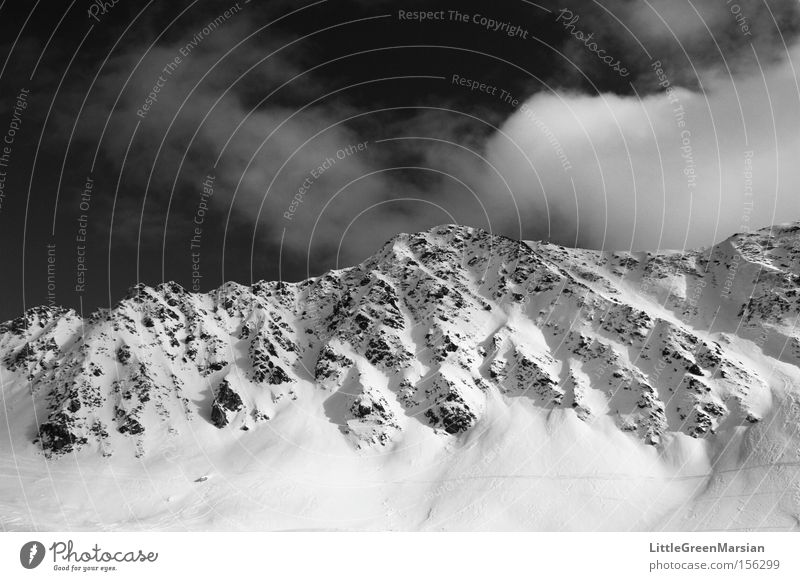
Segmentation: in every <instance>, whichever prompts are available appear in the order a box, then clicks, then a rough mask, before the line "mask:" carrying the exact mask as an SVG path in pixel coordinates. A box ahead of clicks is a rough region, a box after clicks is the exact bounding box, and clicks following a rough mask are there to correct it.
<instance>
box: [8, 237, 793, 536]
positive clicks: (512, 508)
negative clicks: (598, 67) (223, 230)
mask: <svg viewBox="0 0 800 581" xmlns="http://www.w3.org/2000/svg"><path fill="white" fill-rule="evenodd" d="M798 288H800V225H783V226H776V227H773V228H772V229H766V230H761V231H758V232H754V233H750V234H741V235H736V236H733V237H732V238H730V239H728V240H726V241H724V242H722V243H720V244H718V245H717V246H715V247H713V248H711V249H708V250H697V251H686V252H677V251H676V252H660V253H655V254H654V253H647V252H635V253H629V252H617V253H607V252H598V251H589V250H577V249H569V248H563V247H560V246H555V245H552V244H546V243H536V242H529V243H524V242H518V241H514V240H511V239H508V238H504V237H500V236H494V235H491V234H489V233H486V232H484V231H482V230H478V229H472V228H467V227H461V226H442V227H438V228H434V229H432V230H430V231H428V232H423V233H420V234H414V235H400V236H398V237H396V238H394V239H393V240H391V241H390V242H388V243H387V244H386V245H385V246H384V247H383V249H382V250H381V251H380V252H378V253H377V254H376V255H374V256H373V257H372V258H370V259H368V260H366V261H365V262H364V263H362V264H360V265H358V266H355V267H352V268H347V269H343V270H337V271H332V272H330V273H328V274H325V275H324V276H320V277H317V278H312V279H309V280H306V281H303V282H300V283H282V282H259V283H256V284H254V285H252V286H249V287H248V286H242V285H239V284H234V283H229V284H226V285H224V286H223V287H221V288H220V289H218V290H216V291H213V292H210V293H208V294H192V293H189V292H187V291H185V290H184V289H182V288H181V287H180V286H179V285H177V284H174V283H165V284H162V285H159V286H157V287H156V288H149V287H146V286H144V285H139V286H136V287H134V288H133V289H132V290H131V291H130V293H129V294H128V296H127V297H126V298H125V299H123V300H122V301H120V302H119V304H117V305H116V306H115V307H114V308H112V309H102V310H100V311H98V312H96V313H94V314H93V315H92V316H90V317H89V318H87V319H82V318H81V317H80V316H79V315H78V314H76V313H75V312H74V311H72V310H66V309H54V308H46V307H39V308H35V309H31V310H29V311H27V312H26V313H25V314H24V315H23V316H21V317H19V318H17V319H14V320H12V321H8V322H6V323H4V324H2V326H0V381H2V397H3V400H2V404H3V411H4V414H5V415H3V416H0V421H2V422H4V423H7V425H8V429H7V430H3V431H4V432H6V433H5V434H4V435H2V436H0V466H2V470H3V478H2V481H1V482H0V524H3V526H4V528H36V527H43V528H48V527H50V528H61V529H64V528H99V527H113V528H128V529H136V528H144V529H151V528H175V529H182V528H223V529H238V528H247V529H275V528H337V529H342V528H359V529H361V528H369V529H392V528H399V529H560V528H564V529H589V530H593V529H629V528H632V529H655V528H667V529H695V528H700V529H706V528H765V527H767V528H770V527H771V528H784V529H791V528H798V527H800V479H799V478H798V477H800V472H798V465H799V463H798V461H799V460H800V435H798V430H800V327H798V313H800V308H799V305H800V297H799V296H798ZM111 499H113V500H111ZM2 515H6V516H2Z"/></svg>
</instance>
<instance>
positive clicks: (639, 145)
mask: <svg viewBox="0 0 800 581" xmlns="http://www.w3.org/2000/svg"><path fill="white" fill-rule="evenodd" d="M793 56H794V60H795V62H797V59H798V57H800V51H798V50H797V49H794V51H793ZM704 84H705V85H706V91H705V93H697V92H693V91H689V90H687V89H684V88H680V87H673V88H674V92H673V93H671V96H669V97H668V96H667V95H666V94H665V93H663V92H662V93H659V94H653V95H648V96H645V97H642V98H637V97H627V96H616V95H611V94H601V95H597V96H589V95H582V94H576V93H567V92H564V93H558V94H545V93H539V94H537V95H535V96H533V97H532V98H530V99H529V100H528V101H527V102H526V103H525V105H524V106H523V107H521V108H520V110H519V111H518V112H517V113H515V114H514V115H513V116H512V117H511V118H510V119H509V120H508V121H507V122H506V123H505V124H504V126H503V128H502V129H503V132H502V133H498V134H497V135H496V136H494V137H493V138H492V139H491V140H490V142H489V143H488V145H487V150H488V155H489V158H490V159H492V160H493V162H494V163H495V164H496V165H497V166H498V167H499V168H501V169H502V172H503V175H504V176H505V178H506V179H507V181H508V182H509V183H510V184H512V189H513V191H514V192H515V195H516V196H517V199H518V202H519V204H520V206H522V207H524V208H525V212H526V213H527V215H532V216H538V217H539V222H540V223H541V222H545V226H546V223H547V220H548V219H551V220H558V224H559V228H558V229H556V230H554V231H552V232H550V234H551V235H552V237H553V238H554V239H557V240H558V241H560V242H564V243H570V242H572V243H577V244H578V245H580V246H588V247H594V248H601V247H602V248H612V249H628V248H635V249H657V248H684V247H687V246H688V247H696V246H703V245H709V244H712V243H714V242H716V241H718V240H719V239H721V238H723V237H724V236H727V235H729V234H731V233H733V232H737V231H742V230H746V229H748V228H755V227H761V226H767V225H770V224H772V223H773V222H776V221H778V222H780V221H783V220H787V219H793V220H797V219H800V201H799V200H800V199H799V198H798V197H797V195H796V191H795V190H796V184H797V183H800V168H799V167H798V165H797V163H796V161H792V160H796V159H798V158H800V136H799V135H798V134H797V131H796V127H798V126H800V94H799V93H798V87H797V81H796V75H795V71H794V69H793V68H792V61H784V62H782V63H779V64H777V65H774V66H773V67H771V68H769V69H768V70H766V72H765V73H764V75H763V76H762V75H760V74H756V75H749V76H747V77H743V78H742V77H724V76H721V75H716V76H710V75H707V76H706V78H705V83H704ZM504 134H505V135H507V136H508V137H506V136H505V135H504ZM520 150H522V152H524V154H525V155H526V156H527V157H528V158H529V159H531V160H533V165H534V168H535V171H534V170H533V169H530V168H529V167H526V166H527V163H526V160H525V159H524V156H523V155H522V153H520ZM562 150H563V154H564V155H565V156H566V158H567V159H568V161H569V167H568V168H567V169H565V167H564V163H563V161H564V159H563V156H560V155H559V151H562ZM537 173H538V177H537ZM750 179H752V184H751V183H750V182H749V181H748V180H750ZM540 180H541V186H540V185H539V181H540ZM751 192H752V195H750V193H751ZM751 202H752V204H750V203H751ZM751 206H752V207H751ZM542 217H544V218H542ZM542 233H543V234H545V235H546V230H545V231H544V232H542ZM534 235H535V233H534Z"/></svg>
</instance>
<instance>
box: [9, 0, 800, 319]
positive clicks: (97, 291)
mask: <svg viewBox="0 0 800 581" xmlns="http://www.w3.org/2000/svg"><path fill="white" fill-rule="evenodd" d="M101 4H102V3H95V2H88V1H87V0H75V1H74V2H69V1H65V2H56V1H48V2H44V1H39V2H30V1H25V2H23V1H21V0H18V1H14V0H6V1H0V33H2V34H1V35H0V39H2V44H0V62H1V63H2V67H3V68H2V71H1V72H2V75H1V77H2V80H1V81H0V139H2V138H4V137H5V138H8V139H10V140H11V143H10V144H8V147H9V150H6V155H7V158H8V163H7V164H6V165H7V167H0V172H5V173H4V174H3V173H0V180H2V181H0V185H2V190H0V194H1V195H2V197H0V200H2V205H0V264H2V272H3V274H4V279H3V285H2V287H1V288H2V291H1V292H2V294H0V319H2V320H5V319H8V318H11V317H13V316H16V315H18V314H19V313H21V312H22V311H23V309H25V308H29V307H31V306H34V305H38V304H48V303H51V304H60V305H64V306H68V307H73V308H79V307H80V306H81V305H82V307H83V309H84V312H88V311H90V310H92V309H94V308H97V307H98V306H108V305H109V304H113V303H115V302H116V301H118V300H119V299H120V298H121V297H122V296H123V295H124V294H125V292H126V290H127V289H128V288H129V287H130V286H132V285H133V284H135V283H137V282H140V281H141V282H145V283H147V284H157V283H159V282H161V281H164V280H175V281H177V282H179V283H180V284H182V285H184V286H185V287H186V288H189V289H192V288H193V287H195V288H200V289H202V290H203V291H206V290H210V289H212V288H215V287H216V286H218V285H220V284H221V283H222V282H223V281H225V280H236V281H239V282H242V283H248V284H249V283H250V282H251V281H254V280H259V279H276V278H282V279H284V280H299V279H302V278H304V277H306V276H308V275H316V274H320V273H321V272H324V271H325V270H327V269H330V268H335V267H343V266H348V265H351V264H354V263H356V262H358V261H359V260H362V259H363V258H365V257H366V256H368V255H369V254H371V253H372V252H374V251H376V250H377V249H378V248H380V246H381V245H382V244H383V243H384V242H385V241H386V240H388V239H389V238H390V237H391V236H393V235H395V234H397V233H399V232H403V231H417V230H421V229H425V228H428V227H430V226H433V225H435V224H441V223H447V222H459V223H464V224H469V225H473V226H479V227H483V228H487V229H491V230H492V231H495V232H498V233H502V234H506V235H509V236H514V237H524V238H528V239H540V238H547V239H551V240H553V241H555V242H559V243H564V244H578V245H583V246H591V247H597V248H601V247H602V248H629V247H651V248H660V247H663V246H665V245H666V246H671V247H675V246H682V245H684V244H700V243H712V242H714V241H715V240H718V239H720V238H721V237H722V236H723V235H727V234H730V233H731V232H733V231H736V230H737V227H739V226H742V224H743V222H746V221H747V220H750V219H749V218H747V219H746V220H745V219H743V216H745V215H746V214H747V210H746V208H747V206H746V204H744V202H742V200H741V199H740V197H741V196H739V197H737V196H738V193H737V192H740V191H743V190H742V188H743V187H744V186H743V182H742V179H743V175H744V171H745V170H746V164H747V159H748V152H750V151H753V153H752V155H749V159H751V160H757V163H756V169H759V168H760V169H761V174H760V175H761V176H763V177H762V181H761V182H759V183H760V188H761V189H759V193H760V195H761V196H762V197H761V198H759V200H760V205H759V206H758V207H757V211H756V214H758V220H760V221H761V222H763V224H760V225H766V224H768V223H771V222H774V221H776V220H772V218H773V217H776V216H778V217H780V218H781V220H777V221H783V220H787V219H792V220H796V219H800V209H798V208H797V207H796V205H795V202H793V201H792V200H794V199H795V198H793V197H791V196H789V195H788V194H785V193H784V192H783V189H782V188H783V187H785V184H787V183H791V182H792V179H793V177H794V174H793V173H792V172H793V171H795V170H794V166H793V164H787V163H786V162H785V161H784V162H783V163H782V162H781V160H783V159H784V157H785V156H790V155H792V154H795V153H797V150H796V149H795V145H796V141H795V140H794V138H792V137H791V135H790V134H789V133H787V134H786V135H784V134H783V133H782V131H783V130H784V128H785V127H791V126H792V124H793V123H794V122H796V120H797V115H798V111H800V89H797V83H796V76H795V75H794V72H793V71H794V69H793V68H792V65H793V62H792V60H791V57H792V54H793V53H794V46H795V39H796V32H797V28H798V13H797V8H796V4H797V3H796V2H794V1H791V2H789V1H764V0H740V1H738V3H727V4H726V3H725V2H722V1H721V0H720V1H712V0H698V1H695V2H693V3H689V2H688V0H687V1H684V0H658V1H656V0H651V1H650V2H647V1H644V0H641V1H640V0H636V1H629V0H613V1H602V2H600V1H598V2H593V1H580V2H577V1H565V2H560V3H554V2H549V1H547V0H543V1H541V2H537V3H534V2H528V1H526V0H516V1H511V0H505V1H494V2H488V1H485V2H450V3H440V2H431V1H425V2H422V1H416V2H414V1H406V2H388V1H383V0H379V1H375V0H373V1H367V0H363V1H352V0H327V1H319V2H296V1H270V2H258V1H257V0H253V1H252V2H244V1H241V2H239V3H238V4H237V3H235V2H229V1H196V2H187V1H177V2H176V1H171V2H166V1H161V0H153V1H151V2H149V3H140V2H136V3H134V2H130V1H127V0H119V1H118V2H117V3H116V4H115V5H113V6H111V3H107V6H108V8H107V9H106V10H103V9H100V8H99V6H100V5H101ZM454 5H455V6H458V11H459V13H460V14H461V16H460V17H456V15H455V14H454V13H453V12H451V11H452V10H453V6H454ZM734 7H735V8H734ZM226 11H228V12H227V15H226ZM418 11H424V12H427V13H428V16H429V18H428V19H427V20H425V21H420V20H418V19H415V17H414V16H412V14H414V13H415V12H418ZM589 35H591V37H590V38H587V37H588V36H589ZM655 63H658V65H659V66H657V65H656V64H655ZM798 64H800V63H798ZM620 69H623V70H620ZM659 70H660V71H661V73H660V74H659V72H657V71H659ZM793 82H794V83H793ZM659 83H661V86H659ZM471 85H474V86H472V87H471ZM667 85H668V86H669V87H670V89H674V90H675V91H676V92H675V93H670V94H669V95H668V94H665V93H664V89H665V88H666V86H667ZM731 88H732V89H731ZM156 89H157V91H158V92H157V93H155V92H154V91H155V90H156ZM796 89H797V90H796ZM151 94H152V96H153V97H155V99H150V98H149V96H150V95H151ZM670 95H671V97H672V101H670ZM20 96H22V98H21V99H20ZM734 96H735V97H736V99H735V100H734V98H733V97H734ZM681 105H683V106H684V107H685V110H686V111H689V121H690V123H692V124H693V125H690V126H689V127H690V129H691V131H690V140H691V144H690V148H691V149H690V150H688V151H689V153H690V155H689V156H688V157H689V158H691V159H690V160H689V161H687V156H686V155H685V154H686V153H687V150H686V149H685V147H686V143H685V142H684V141H683V140H682V137H681V135H682V133H681V132H682V131H683V128H682V127H681V126H679V125H678V123H679V121H680V119H679V117H678V116H676V114H675V113H674V112H673V109H675V106H681ZM794 127H795V128H796V127H797V125H794ZM795 133H797V132H796V131H795ZM12 134H13V135H12ZM712 137H713V139H712ZM359 144H360V145H359ZM2 146H3V144H0V148H1V147H2ZM681 147H684V149H681ZM2 153H3V150H2V149H0V154H2ZM682 154H683V155H682ZM704 160H710V161H709V162H708V163H706V164H705V165H703V161H704ZM0 161H2V160H1V159H0ZM0 165H1V164H0ZM794 165H796V164H794ZM654 168H655V169H654ZM699 168H703V169H707V168H708V169H707V171H706V172H705V174H703V172H701V171H700V169H699ZM657 170H658V171H657ZM693 171H697V172H698V173H699V174H700V175H699V176H698V184H697V186H696V191H694V190H693V188H695V186H692V184H691V182H692V179H693V178H691V175H690V174H691V172H693ZM784 171H785V172H787V173H786V175H784V173H783V172H784ZM740 182H742V183H740ZM87 183H89V184H91V189H90V190H89V191H87ZM795 183H796V181H795ZM779 184H784V185H779ZM687 188H688V192H684V191H683V190H686V189H687ZM677 190H680V191H677ZM700 190H702V192H701V191H700ZM730 192H733V193H730ZM684 194H685V195H684ZM687 196H688V197H687ZM689 198H691V199H689ZM731 199H734V201H733V202H731ZM731 208H732V209H731ZM795 210H798V211H797V212H795ZM684 211H685V213H681V212H684ZM631 212H632V213H631ZM759 212H760V213H759ZM754 221H755V220H754ZM751 223H752V222H751ZM659 225H660V227H661V229H660V231H659V228H658V226H659ZM739 229H741V228H739ZM659 232H660V235H659V236H658V237H657V238H656V237H655V233H659ZM50 265H52V266H50ZM48 267H50V269H51V270H50V271H49V272H48ZM193 273H194V274H193ZM48 275H49V276H50V278H49V280H48ZM198 275H199V276H198Z"/></svg>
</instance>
